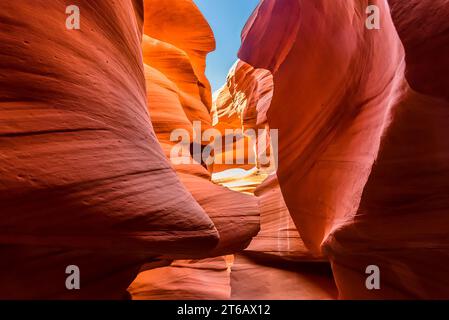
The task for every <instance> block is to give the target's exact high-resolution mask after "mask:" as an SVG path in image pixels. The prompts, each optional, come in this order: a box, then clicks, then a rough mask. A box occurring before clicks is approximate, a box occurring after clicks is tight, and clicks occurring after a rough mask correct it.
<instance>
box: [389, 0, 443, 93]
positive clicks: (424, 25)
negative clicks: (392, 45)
mask: <svg viewBox="0 0 449 320" xmlns="http://www.w3.org/2000/svg"><path fill="white" fill-rule="evenodd" d="M388 2H389V4H390V7H391V15H392V18H393V21H394V24H395V26H396V29H397V31H398V33H399V36H400V37H401V40H402V43H403V45H404V48H405V53H406V61H407V73H406V76H407V80H408V82H409V83H410V86H411V87H412V89H413V90H415V91H418V92H421V93H424V94H428V95H432V96H436V97H444V98H446V100H449V77H448V76H447V75H448V74H449V63H448V62H447V60H448V58H447V57H448V56H449V32H448V29H449V19H448V15H449V5H448V3H447V1H445V0H434V1H430V0H424V1H421V0H410V1H400V0H388Z"/></svg>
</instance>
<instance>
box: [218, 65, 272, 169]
mask: <svg viewBox="0 0 449 320" xmlns="http://www.w3.org/2000/svg"><path fill="white" fill-rule="evenodd" d="M272 96H273V77H272V75H271V72H270V71H268V70H264V69H254V68H253V67H251V66H250V65H249V64H247V63H245V62H243V61H239V60H238V61H236V63H235V64H234V66H233V67H232V68H231V70H230V71H229V74H228V77H227V80H226V83H225V84H224V85H223V87H222V88H220V89H219V90H218V91H217V92H215V94H214V98H213V104H212V110H211V116H212V125H213V127H214V128H215V129H217V130H219V131H220V132H221V133H222V136H223V143H224V144H226V149H225V150H222V152H221V153H220V152H218V153H216V154H215V162H214V167H213V170H214V171H215V172H219V171H223V170H226V169H231V168H236V167H240V168H244V169H250V168H253V167H258V168H260V167H269V166H270V165H272V167H274V164H273V163H270V160H272V159H269V158H270V148H269V146H270V135H269V126H268V124H267V119H266V111H267V110H268V107H269V106H270V102H271V98H272ZM238 133H240V135H239V134H238ZM233 137H235V138H234V139H233ZM229 144H231V145H232V147H230V146H229ZM263 156H266V157H267V160H266V161H261V159H262V157H263ZM226 159H234V161H232V164H231V165H229V164H227V163H226ZM237 160H239V161H237Z"/></svg>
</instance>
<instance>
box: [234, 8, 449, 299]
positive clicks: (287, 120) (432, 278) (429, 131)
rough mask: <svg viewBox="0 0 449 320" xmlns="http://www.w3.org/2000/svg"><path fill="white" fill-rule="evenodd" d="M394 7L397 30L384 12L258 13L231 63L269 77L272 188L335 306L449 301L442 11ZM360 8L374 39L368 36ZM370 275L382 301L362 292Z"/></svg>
mask: <svg viewBox="0 0 449 320" xmlns="http://www.w3.org/2000/svg"><path fill="white" fill-rule="evenodd" d="M390 2H391V4H392V8H393V19H392V18H391V14H390V10H389V6H388V3H387V2H386V1H380V0H379V1H370V3H368V1H332V2H331V1H313V2H311V1H297V0H291V1H262V2H261V4H260V5H259V7H258V8H257V10H256V12H255V13H254V14H253V17H252V18H251V19H250V21H249V23H248V25H247V26H246V28H245V30H244V31H243V45H242V48H241V51H240V53H239V57H240V59H241V60H243V61H245V62H247V63H249V64H251V65H252V66H253V67H255V68H266V69H268V70H270V71H271V72H272V73H273V78H274V88H275V90H274V96H273V99H272V103H271V105H270V109H269V110H268V112H267V118H268V123H269V125H270V127H273V128H279V168H278V171H277V175H278V178H279V183H280V187H281V190H282V193H283V195H284V199H285V202H286V204H287V207H288V208H289V211H290V214H291V215H292V218H293V220H294V222H295V224H296V226H297V228H298V231H299V233H300V235H301V238H302V240H303V241H304V243H305V245H306V247H307V248H308V249H309V250H310V251H311V252H312V253H314V254H325V255H326V256H327V257H329V259H330V261H331V263H332V269H333V273H334V276H335V280H336V284H337V287H338V290H339V297H340V298H382V299H384V298H447V297H448V296H449V292H448V289H447V288H448V286H447V277H446V276H445V272H444V270H445V268H446V266H447V264H448V263H449V261H448V252H449V251H448V244H449V241H448V240H449V239H448V237H447V234H448V231H449V224H448V223H449V221H448V218H447V212H448V208H449V193H448V192H447V190H449V188H448V187H449V185H448V181H449V180H448V179H447V178H448V177H447V175H448V172H449V170H448V165H449V152H448V150H449V149H448V142H447V139H445V138H444V137H446V136H447V134H448V132H447V131H448V129H447V128H448V127H447V120H448V112H449V111H448V110H449V109H448V108H447V107H448V105H447V101H444V100H442V99H438V98H437V97H445V95H446V93H447V91H445V90H442V88H444V87H445V85H446V79H447V77H445V76H444V75H443V74H442V73H440V71H441V70H445V68H447V67H448V61H447V55H445V52H447V49H446V48H447V41H445V39H447V28H443V29H440V28H441V26H443V25H445V24H446V23H447V19H442V17H443V16H444V17H446V18H447V16H448V7H447V5H445V4H447V2H445V1H436V2H433V1H420V2H419V5H418V2H417V1H411V2H407V3H404V2H400V1H390ZM368 4H374V5H377V6H378V7H379V8H380V13H381V17H380V21H381V28H380V30H368V29H367V28H365V26H364V21H365V17H366V15H365V9H366V7H367V6H368ZM431 12H438V14H437V15H436V19H435V20H433V17H432V18H430V17H431V16H432V14H431ZM431 19H432V20H431ZM423 21H428V22H429V24H428V26H427V27H426V28H424V29H423V30H419V28H416V26H415V28H411V25H412V24H413V23H418V22H419V24H421V23H422V22H423ZM396 28H397V29H398V30H399V35H400V38H399V36H398V35H397V32H396ZM287 31H288V32H287ZM427 36H428V37H427ZM425 37H426V38H425ZM260 43H264V44H265V45H264V46H263V47H262V48H261V49H260V50H256V48H258V49H259V48H260V45H259V44H260ZM402 44H404V46H405V48H406V51H405V53H404V49H403V45H402ZM273 48H274V49H273ZM440 49H441V51H440ZM405 61H407V62H409V64H407V67H405ZM405 68H406V75H407V79H409V81H410V84H411V86H412V88H413V89H414V90H412V89H410V87H409V86H408V83H407V82H406V81H405V75H404V71H405V70H404V69H405ZM422 69H426V70H425V72H423V73H421V71H420V70H422ZM436 70H438V71H436ZM421 76H422V77H421ZM432 76H434V78H431V77H432ZM430 79H432V80H435V81H431V80H430ZM415 90H416V91H415ZM369 265H377V266H379V268H380V271H381V289H380V290H367V288H366V287H365V279H366V277H367V275H366V274H365V269H366V267H367V266H369Z"/></svg>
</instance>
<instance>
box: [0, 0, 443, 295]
mask: <svg viewBox="0 0 449 320" xmlns="http://www.w3.org/2000/svg"><path fill="white" fill-rule="evenodd" d="M74 2H76V3H74V4H76V5H78V6H79V7H80V10H81V12H82V15H81V17H82V18H81V29H80V30H67V29H66V27H65V19H66V17H67V16H66V14H65V9H66V1H62V0H54V1H51V3H49V2H48V1H43V0H39V1H20V2H18V1H16V2H13V1H9V2H6V1H3V2H0V39H1V42H0V43H1V45H0V49H1V50H0V70H1V72H0V200H1V203H2V210H1V212H0V254H1V255H2V256H3V257H8V259H1V260H0V283H1V285H0V298H6V299H31V298H39V299H48V298H53V299H122V298H129V297H130V296H132V298H133V299H229V298H231V299H335V298H341V299H365V298H380V299H386V298H399V299H403V298H448V297H449V290H448V289H447V288H449V283H448V281H449V280H448V278H447V276H446V269H447V267H446V266H447V265H448V264H449V237H448V234H449V220H448V218H447V213H448V209H449V192H448V190H449V179H448V178H449V177H448V173H449V140H448V139H447V136H448V134H449V132H448V131H449V129H448V126H447V123H448V120H449V96H448V92H449V90H448V89H449V88H448V86H449V82H448V80H447V79H448V78H447V72H448V69H449V63H448V61H447V56H448V45H449V41H448V39H449V33H448V31H447V30H449V29H448V23H449V22H448V19H447V17H448V16H449V7H448V6H447V0H436V1H435V0H419V1H418V0H410V1H407V2H404V1H400V0H388V1H387V0H370V1H368V0H344V1H343V0H336V1H328V0H314V1H310V0H261V1H260V4H259V6H258V7H257V9H256V10H255V12H254V14H253V15H252V16H251V18H250V19H249V21H248V23H247V25H246V27H245V28H244V30H243V31H242V47H241V49H240V52H239V60H238V61H237V62H236V64H235V65H234V66H233V68H232V69H231V70H230V73H229V76H228V78H227V80H226V83H225V85H224V86H223V87H222V88H221V89H220V90H219V91H218V92H217V93H216V94H215V95H214V99H212V94H211V89H210V85H209V82H208V80H207V78H206V76H205V74H204V70H205V61H206V60H205V59H206V55H207V54H208V53H209V52H210V51H212V50H213V49H214V48H215V43H214V37H213V33H212V31H211V29H210V27H209V25H208V23H207V21H206V20H205V19H204V17H203V16H202V14H201V12H200V11H199V10H198V8H197V7H196V6H195V5H194V3H193V2H192V0H164V1H162V2H161V1H158V0H145V1H144V2H143V1H141V0H123V1H114V2H109V1H95V2H92V1H88V0H77V1H74ZM368 5H377V6H378V7H379V8H380V21H381V28H380V29H379V30H369V29H367V28H366V27H365V19H366V11H365V10H366V8H367V6H368ZM390 9H391V11H390ZM417 26H419V28H418V27H417ZM194 121H199V122H200V123H201V127H202V131H201V132H200V134H201V133H202V132H204V131H205V130H207V129H210V128H215V129H217V130H218V131H219V132H221V133H223V132H224V131H225V130H226V129H237V128H240V129H248V128H249V129H259V128H267V129H270V128H273V129H279V136H278V151H279V155H278V157H279V162H278V167H277V170H276V172H274V171H273V166H272V164H277V163H273V162H272V161H270V165H269V167H263V166H261V165H259V162H260V161H259V160H260V159H259V157H260V155H261V153H262V151H266V150H265V148H266V144H265V142H266V141H267V140H268V141H270V139H274V137H272V136H270V135H269V134H266V135H265V136H263V137H257V144H258V148H257V149H256V151H255V152H254V156H255V158H256V159H257V160H258V161H257V162H256V163H255V164H252V165H249V164H248V163H246V164H245V163H244V165H240V164H236V165H234V164H233V165H230V166H228V167H226V166H220V165H215V164H214V165H209V166H206V165H205V164H204V163H199V162H195V161H191V160H192V159H191V158H192V156H191V154H190V152H187V154H185V153H183V154H182V155H181V156H180V158H184V159H185V158H187V159H188V160H189V163H185V164H182V163H170V160H169V159H168V158H170V157H171V156H172V155H171V152H172V150H173V147H174V146H175V145H176V144H177V141H172V140H173V139H171V138H173V137H171V134H172V132H173V130H175V129H185V130H186V132H189V133H190V132H192V131H193V127H194ZM197 134H198V133H197ZM194 138H196V139H198V137H194ZM245 139H246V140H248V138H245ZM196 141H197V143H198V144H200V145H203V147H204V145H205V144H207V143H208V142H206V141H201V140H196ZM233 144H234V149H235V148H239V145H238V144H237V142H233ZM215 156H217V157H218V156H220V154H217V155H215ZM251 156H252V155H250V154H248V155H247V158H245V160H248V159H249V158H250V157H251ZM178 160H179V159H178ZM274 168H275V169H276V166H275V167H274ZM223 169H231V170H227V171H221V170H223ZM211 173H213V175H212V174H211ZM212 176H214V179H213V180H214V182H215V183H214V182H212V181H211V180H212ZM220 184H221V185H222V186H220ZM223 186H225V187H223ZM226 187H228V188H226ZM229 189H234V190H237V191H240V192H236V191H232V190H229ZM259 214H260V219H259ZM259 229H260V231H259ZM68 265H77V266H78V267H79V268H80V270H81V278H82V280H81V290H67V289H66V287H65V281H66V277H67V274H65V269H66V267H67V266H68ZM369 265H376V266H378V267H379V268H380V272H381V273H380V284H381V288H380V289H379V290H367V288H366V286H365V280H366V277H367V274H366V273H365V270H366V267H367V266H369ZM133 279H134V281H133ZM126 289H127V290H126Z"/></svg>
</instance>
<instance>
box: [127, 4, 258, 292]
mask: <svg viewBox="0 0 449 320" xmlns="http://www.w3.org/2000/svg"><path fill="white" fill-rule="evenodd" d="M168 2H169V3H166V2H164V3H163V4H161V3H160V2H158V1H145V23H144V32H145V35H144V36H143V58H144V63H145V74H146V81H147V97H148V110H149V112H150V117H151V120H152V124H153V127H154V130H155V132H156V135H157V137H158V140H159V143H160V144H161V145H162V146H163V149H164V151H165V154H166V156H167V157H170V153H171V150H172V148H173V146H174V145H175V144H176V143H177V141H171V140H170V134H171V133H172V132H173V130H176V129H185V130H187V132H188V133H189V134H190V138H191V139H192V140H191V141H193V134H192V131H193V125H192V122H193V121H201V124H202V130H203V131H204V130H206V129H208V128H210V126H211V116H210V115H209V110H210V107H211V102H210V101H211V93H210V85H209V82H208V80H207V79H206V78H205V76H204V71H205V58H206V54H207V53H208V52H209V51H211V50H213V49H214V47H215V43H214V38H213V34H212V31H211V30H210V27H209V25H208V24H207V22H206V21H205V19H204V17H203V16H202V14H201V13H200V11H199V10H198V8H197V7H196V6H195V5H194V4H193V2H192V1H190V0H183V1H179V0H176V1H174V0H173V1H168ZM167 10H168V11H167ZM186 16H188V18H187V19H186ZM203 143H204V144H206V143H207V142H203ZM188 158H189V159H188V160H192V163H191V164H174V165H173V166H174V168H175V170H176V171H177V172H178V176H179V178H180V180H181V181H182V183H183V184H184V185H185V186H186V188H187V189H188V190H189V191H190V193H191V194H192V195H193V197H194V198H195V200H196V201H197V202H198V203H199V204H200V206H201V207H202V208H203V209H204V210H205V212H206V213H207V214H208V215H209V217H210V218H211V219H212V221H213V222H214V224H215V226H216V227H217V229H218V232H219V235H220V242H219V243H218V245H217V246H216V247H215V248H214V249H213V250H203V255H202V256H203V257H211V256H212V257H214V256H219V255H225V254H230V253H233V252H235V251H240V250H242V249H244V248H245V247H246V246H247V245H248V244H249V242H250V240H251V238H252V237H253V236H255V235H256V234H257V232H258V230H259V209H258V206H257V200H256V199H255V198H254V197H252V196H248V195H244V194H241V193H238V192H234V191H230V190H228V189H226V188H224V187H221V186H218V185H215V184H214V183H213V182H211V181H210V174H209V172H208V171H207V170H206V169H205V168H204V167H203V166H201V164H199V163H196V162H194V161H193V159H191V158H190V155H189V156H188ZM187 258H189V257H188V256H186V259H187ZM226 268H227V267H226V265H225V264H224V258H222V257H218V258H216V259H213V260H210V259H206V260H194V261H190V260H187V261H182V262H179V261H175V262H174V263H173V264H172V265H171V266H168V267H165V268H164V269H162V270H148V271H145V272H143V273H141V274H140V275H139V277H138V278H137V279H136V280H135V281H134V282H133V283H132V284H131V286H130V288H129V292H130V293H131V294H132V295H133V298H135V299H142V298H144V299H157V298H161V299H165V298H182V299H191V298H195V297H196V298H217V299H218V298H220V299H224V298H229V296H230V294H229V291H230V289H229V273H228V272H227V271H226ZM193 277H197V278H198V280H193V279H192V278H193ZM216 281H217V282H219V283H221V284H220V286H219V287H217V288H216V289H214V290H216V291H213V290H212V289H211V286H216V283H215V282H216ZM225 284H226V285H225ZM208 295H209V296H208Z"/></svg>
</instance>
